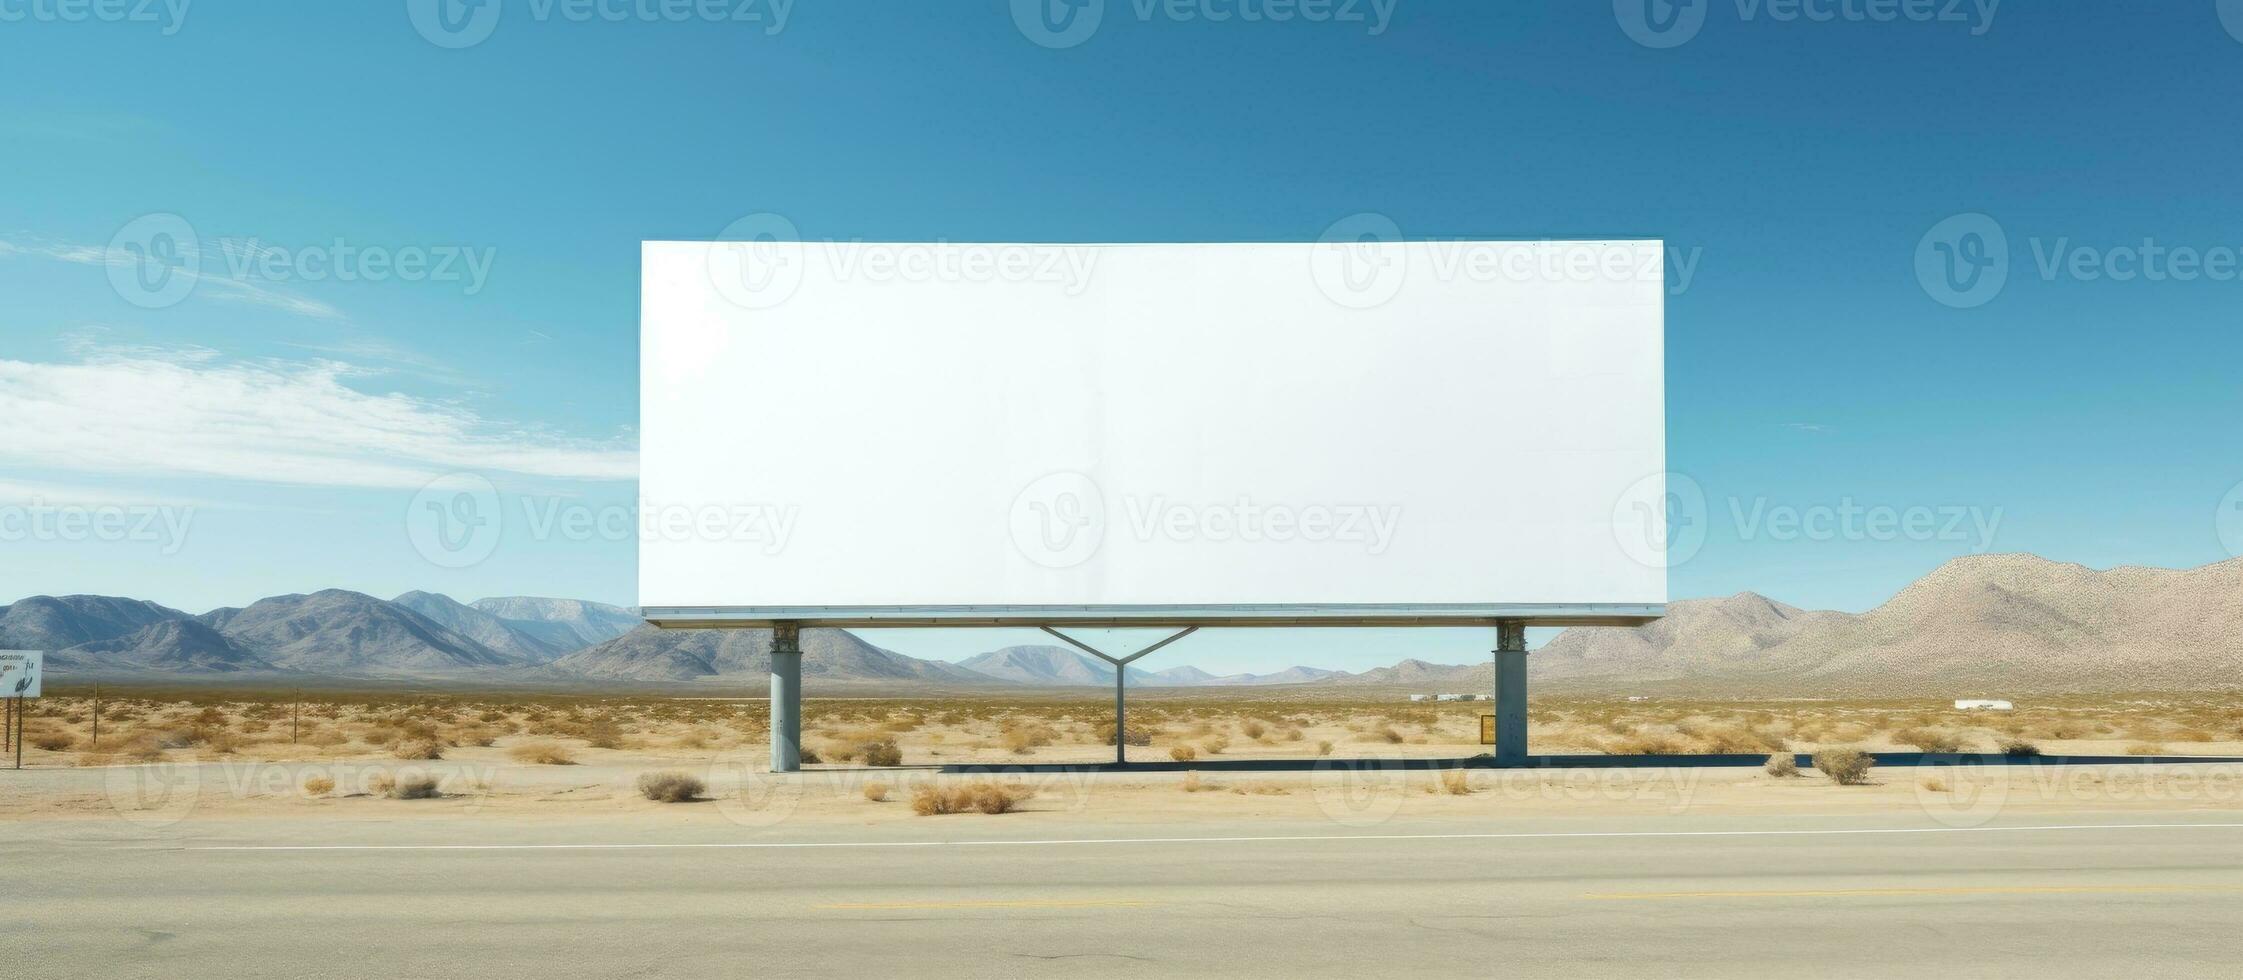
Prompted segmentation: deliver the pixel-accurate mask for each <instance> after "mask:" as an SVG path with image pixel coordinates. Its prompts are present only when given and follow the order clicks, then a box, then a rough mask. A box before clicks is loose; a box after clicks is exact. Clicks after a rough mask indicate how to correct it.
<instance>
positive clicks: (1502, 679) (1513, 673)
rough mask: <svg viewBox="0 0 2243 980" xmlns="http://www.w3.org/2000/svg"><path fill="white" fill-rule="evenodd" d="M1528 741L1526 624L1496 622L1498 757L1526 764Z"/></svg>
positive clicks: (1507, 762)
mask: <svg viewBox="0 0 2243 980" xmlns="http://www.w3.org/2000/svg"><path fill="white" fill-rule="evenodd" d="M1526 760H1527V744H1526V624H1525V623H1523V622H1520V621H1519V620H1515V619H1507V620H1503V621H1501V622H1499V623H1497V624H1495V761H1496V764H1498V765H1523V764H1525V762H1526Z"/></svg>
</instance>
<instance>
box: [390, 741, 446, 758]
mask: <svg viewBox="0 0 2243 980" xmlns="http://www.w3.org/2000/svg"><path fill="white" fill-rule="evenodd" d="M389 754H391V755H394V756H396V757H398V758H400V759H415V760H429V759H441V758H443V757H444V743H442V742H439V741H437V740H435V739H433V738H410V739H404V740H401V741H399V742H398V743H397V744H395V745H392V746H390V747H389Z"/></svg>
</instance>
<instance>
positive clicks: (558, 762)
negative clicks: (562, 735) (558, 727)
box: [506, 742, 576, 766]
mask: <svg viewBox="0 0 2243 980" xmlns="http://www.w3.org/2000/svg"><path fill="white" fill-rule="evenodd" d="M506 754H507V755H508V756H509V757H511V758H512V759H513V760H514V761H516V762H523V763H528V764H530V765H533V766H573V765H576V757H575V756H573V755H570V754H569V750H568V749H567V748H566V747H563V746H561V745H560V744H558V743H554V742H524V743H522V744H520V745H517V746H515V747H513V748H511V749H507V750H506Z"/></svg>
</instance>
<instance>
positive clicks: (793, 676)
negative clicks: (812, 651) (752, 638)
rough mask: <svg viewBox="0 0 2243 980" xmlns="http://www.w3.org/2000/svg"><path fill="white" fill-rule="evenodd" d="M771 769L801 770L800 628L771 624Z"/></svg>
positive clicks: (786, 624) (777, 770) (785, 624)
mask: <svg viewBox="0 0 2243 980" xmlns="http://www.w3.org/2000/svg"><path fill="white" fill-rule="evenodd" d="M771 771H772V772H800V771H802V628H801V627H800V626H797V625H795V624H793V623H779V624H777V625H774V626H772V627H771Z"/></svg>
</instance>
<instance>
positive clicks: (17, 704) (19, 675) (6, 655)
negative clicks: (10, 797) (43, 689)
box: [0, 650, 46, 769]
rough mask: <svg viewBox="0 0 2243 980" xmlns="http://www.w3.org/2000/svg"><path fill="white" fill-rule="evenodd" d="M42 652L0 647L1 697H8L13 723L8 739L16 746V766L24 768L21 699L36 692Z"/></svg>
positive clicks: (41, 664)
mask: <svg viewBox="0 0 2243 980" xmlns="http://www.w3.org/2000/svg"><path fill="white" fill-rule="evenodd" d="M44 663H45V653H44V652H43V651H40V650H0V697H4V698H7V699H8V721H9V722H10V724H12V725H13V726H14V728H13V730H12V731H10V732H9V733H8V740H9V742H10V743H12V744H13V745H14V747H15V750H16V768H18V769H21V768H23V716H24V710H23V701H24V699H25V698H35V697H38V696H39V686H40V685H39V682H40V680H41V677H42V675H44V674H45V673H46V671H45V670H43V669H42V667H43V666H44Z"/></svg>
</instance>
